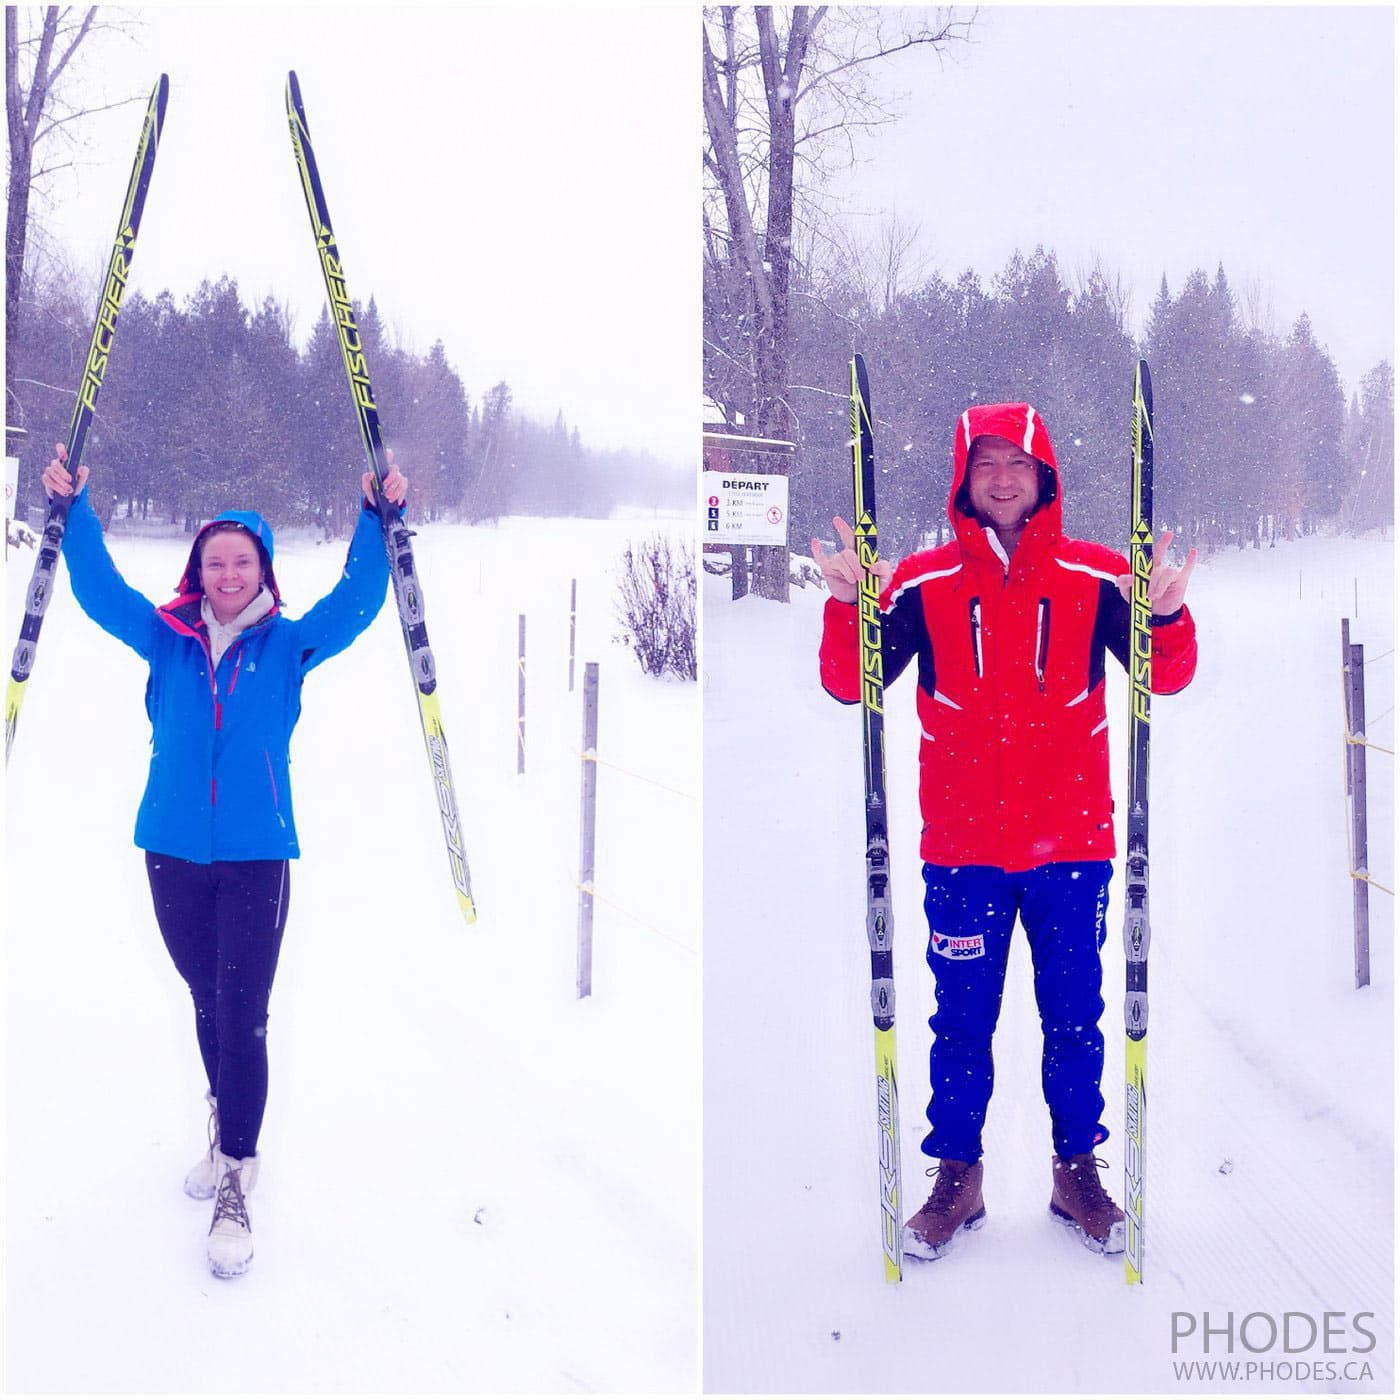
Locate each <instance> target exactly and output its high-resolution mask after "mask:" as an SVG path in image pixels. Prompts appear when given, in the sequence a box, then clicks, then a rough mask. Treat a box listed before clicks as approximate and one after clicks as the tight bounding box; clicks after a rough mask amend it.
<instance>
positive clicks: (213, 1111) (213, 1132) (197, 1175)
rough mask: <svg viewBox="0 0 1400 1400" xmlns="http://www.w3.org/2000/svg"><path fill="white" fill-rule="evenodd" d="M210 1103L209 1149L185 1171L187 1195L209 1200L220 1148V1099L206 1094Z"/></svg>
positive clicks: (200, 1199)
mask: <svg viewBox="0 0 1400 1400" xmlns="http://www.w3.org/2000/svg"><path fill="white" fill-rule="evenodd" d="M204 1097H205V1099H206V1100H207V1101H208V1104H209V1150H208V1151H207V1152H206V1153H205V1154H204V1156H202V1157H201V1158H200V1159H199V1161H197V1162H196V1163H195V1164H194V1166H192V1167H191V1168H190V1169H189V1171H187V1172H186V1173H185V1195H187V1196H193V1197H194V1198H195V1200H197V1201H207V1200H209V1198H210V1197H211V1196H213V1194H214V1153H215V1152H217V1151H218V1149H219V1101H218V1099H216V1098H215V1097H214V1096H213V1094H205V1096H204Z"/></svg>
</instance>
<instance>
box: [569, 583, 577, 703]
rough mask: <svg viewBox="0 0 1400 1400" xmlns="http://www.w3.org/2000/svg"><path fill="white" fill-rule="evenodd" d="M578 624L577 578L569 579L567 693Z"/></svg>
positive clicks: (571, 688)
mask: <svg viewBox="0 0 1400 1400" xmlns="http://www.w3.org/2000/svg"><path fill="white" fill-rule="evenodd" d="M577 626H578V580H577V579H576V578H571V579H570V580H569V693H570V694H572V693H573V689H574V637H575V634H576V629H577Z"/></svg>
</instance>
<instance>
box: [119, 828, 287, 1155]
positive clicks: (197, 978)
mask: <svg viewBox="0 0 1400 1400" xmlns="http://www.w3.org/2000/svg"><path fill="white" fill-rule="evenodd" d="M146 875H147V877H148V878H149V880H150V883H151V898H152V900H153V901H154V903H155V909H156V922H157V923H158V924H159V925H160V932H161V937H162V938H163V939H164V940H165V946H166V948H167V949H168V950H169V953H170V957H171V959H172V961H173V962H174V963H175V967H176V969H177V971H178V972H179V974H180V976H181V977H183V978H184V979H185V983H186V985H187V986H188V987H189V989H190V996H191V998H192V999H193V1001H194V1029H195V1036H196V1038H197V1039H198V1041H199V1053H200V1057H201V1059H203V1061H204V1071H205V1073H206V1074H207V1075H208V1076H209V1091H210V1093H212V1094H213V1095H214V1096H215V1098H217V1099H218V1101H219V1146H220V1147H221V1149H222V1150H223V1152H224V1155H225V1156H228V1157H240V1158H241V1157H251V1156H252V1155H253V1153H254V1152H255V1151H256V1150H257V1146H258V1133H259V1132H260V1131H261V1129H262V1120H263V1111H264V1109H265V1107H266V1105H267V1003H268V998H269V997H270V996H271V995H272V979H273V977H274V976H275V975H276V972H277V955H278V953H279V952H280V951H281V949H282V930H283V929H284V928H285V927H286V924H287V875H288V862H287V861H285V860H216V861H214V862H213V864H211V865H196V864H194V863H193V862H192V861H188V860H179V859H177V858H176V857H175V856H164V855H156V854H155V853H154V852H150V851H148V852H147V853H146Z"/></svg>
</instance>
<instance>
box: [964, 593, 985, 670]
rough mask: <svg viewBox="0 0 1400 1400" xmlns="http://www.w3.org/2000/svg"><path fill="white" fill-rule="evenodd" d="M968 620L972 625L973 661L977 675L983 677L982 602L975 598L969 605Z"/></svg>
mask: <svg viewBox="0 0 1400 1400" xmlns="http://www.w3.org/2000/svg"><path fill="white" fill-rule="evenodd" d="M967 613H968V620H969V622H970V623H971V625H972V660H973V663H974V664H975V665H976V667H977V675H978V677H979V678H980V677H981V675H982V600H981V598H974V599H973V600H972V601H971V602H970V603H969V604H968V605H967Z"/></svg>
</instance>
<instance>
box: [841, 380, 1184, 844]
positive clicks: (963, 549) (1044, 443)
mask: <svg viewBox="0 0 1400 1400" xmlns="http://www.w3.org/2000/svg"><path fill="white" fill-rule="evenodd" d="M984 433H988V434H994V435H996V436H998V437H1003V438H1008V439H1010V441H1012V442H1014V443H1015V444H1016V445H1017V446H1018V447H1020V448H1021V449H1022V450H1023V451H1025V452H1027V453H1029V454H1030V455H1031V456H1033V457H1035V458H1037V459H1038V460H1039V461H1041V462H1043V463H1045V464H1046V466H1047V467H1048V468H1049V469H1050V472H1051V474H1052V475H1053V478H1054V486H1055V489H1054V493H1053V499H1052V500H1050V501H1049V502H1048V503H1045V504H1042V505H1041V506H1040V508H1039V509H1038V510H1036V512H1035V513H1034V514H1033V515H1032V516H1031V518H1030V520H1029V521H1028V523H1027V525H1026V528H1025V531H1024V533H1023V534H1022V536H1021V539H1020V542H1019V543H1018V544H1017V546H1016V550H1015V552H1014V554H1013V555H1012V556H1011V559H1010V561H1009V565H1008V561H1007V560H1006V558H1005V554H1004V551H1003V550H1002V547H1001V544H1000V541H999V540H998V539H997V537H996V534H995V532H994V531H993V530H991V529H990V528H984V527H982V526H981V525H979V524H978V523H977V521H976V520H975V519H973V518H972V516H970V515H966V514H964V513H963V512H962V511H961V510H960V509H958V507H957V505H956V501H957V496H958V492H959V490H960V489H961V488H962V485H963V479H964V477H965V475H966V471H967V456H968V451H969V449H970V447H971V445H972V442H973V439H974V438H976V437H978V436H980V435H981V434H984ZM1059 480H1060V479H1059V468H1058V466H1057V465H1056V462H1055V449H1054V447H1053V446H1052V445H1051V442H1050V434H1049V432H1048V431H1047V430H1046V427H1045V423H1044V420H1043V419H1042V418H1041V417H1040V415H1039V414H1038V413H1037V412H1036V411H1035V410H1034V409H1033V408H1032V407H1031V406H1030V405H1029V404H1023V403H1022V404H983V405H978V406H975V407H973V408H970V409H968V410H967V412H966V413H964V414H963V416H962V418H961V419H960V420H959V423H958V429H957V436H956V438H955V440H954V444H953V486H952V491H951V492H950V493H949V497H948V517H949V519H950V520H951V521H952V522H953V529H954V532H955V535H956V538H955V539H954V540H953V542H951V543H949V544H946V545H943V546H941V547H940V548H938V549H931V550H924V551H922V552H920V553H918V554H911V555H910V556H909V557H908V558H907V559H905V560H903V561H902V562H901V563H900V565H899V567H898V568H896V569H895V571H894V575H893V577H892V578H891V579H890V583H889V586H888V587H887V588H886V589H885V591H884V593H883V594H882V595H881V598H880V607H881V611H882V612H883V614H884V618H883V622H884V628H883V633H884V636H883V652H884V674H885V682H886V684H888V683H889V682H890V681H892V680H894V679H895V677H897V676H898V675H899V674H900V673H901V672H902V671H903V670H904V668H905V667H906V666H907V665H908V664H909V662H910V661H914V660H917V663H918V678H919V684H918V693H917V704H918V712H919V721H920V724H921V726H922V728H923V737H922V739H921V741H920V745H919V806H920V809H921V811H922V814H923V821H924V829H923V838H922V840H921V842H920V847H919V850H920V855H921V856H922V858H923V859H924V860H925V861H927V862H929V863H931V864H934V865H992V866H997V867H999V868H1001V869H1003V870H1007V871H1019V870H1029V869H1031V868H1032V867H1034V866H1037V865H1043V864H1045V863H1047V862H1049V861H1081V860H1106V859H1108V858H1110V857H1111V856H1112V855H1113V854H1114V840H1113V799H1112V796H1111V795H1110V791H1109V768H1108V718H1107V714H1106V711H1105V708H1104V666H1105V656H1106V654H1107V653H1108V652H1112V653H1113V655H1114V656H1115V657H1117V658H1118V660H1119V662H1120V663H1122V664H1123V665H1125V666H1126V664H1127V658H1128V624H1129V608H1128V604H1127V602H1126V601H1125V600H1124V599H1123V596H1122V595H1121V594H1120V593H1119V591H1118V586H1117V583H1116V581H1115V580H1116V579H1117V578H1118V577H1119V576H1120V575H1123V574H1126V573H1128V572H1129V565H1128V561H1127V559H1126V558H1125V557H1124V556H1123V555H1121V554H1119V553H1118V552H1117V551H1115V550H1112V549H1107V548H1105V547H1104V546H1103V545H1098V544H1091V543H1089V542H1088V541H1085V540H1072V539H1067V538H1066V537H1065V536H1064V535H1063V534H1062V533H1061V529H1060V521H1061V511H1060V495H1061V493H1060V484H1059ZM1152 627H1153V633H1152V689H1153V691H1154V693H1157V694H1163V695H1170V694H1172V693H1174V692H1176V691H1178V690H1182V689H1184V688H1185V686H1186V685H1187V684H1188V683H1189V682H1190V680H1191V677H1192V676H1193V675H1194V674H1195V670H1196V625H1195V623H1194V622H1193V621H1192V619H1191V614H1190V612H1189V611H1188V610H1187V609H1186V608H1184V607H1183V608H1181V609H1179V610H1178V611H1177V612H1175V613H1173V614H1172V615H1171V616H1170V617H1165V618H1153V620H1152ZM821 677H822V684H823V686H825V688H826V689H827V690H828V691H829V692H830V693H831V694H832V695H834V696H835V697H836V698H837V699H838V700H841V701H843V702H845V703H847V704H855V703H857V702H858V701H859V700H860V638H859V634H858V610H857V606H856V604H854V603H840V602H837V601H836V599H834V598H831V599H828V600H827V604H826V612H825V616H824V627H823V631H822V642H821Z"/></svg>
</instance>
